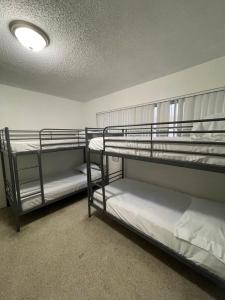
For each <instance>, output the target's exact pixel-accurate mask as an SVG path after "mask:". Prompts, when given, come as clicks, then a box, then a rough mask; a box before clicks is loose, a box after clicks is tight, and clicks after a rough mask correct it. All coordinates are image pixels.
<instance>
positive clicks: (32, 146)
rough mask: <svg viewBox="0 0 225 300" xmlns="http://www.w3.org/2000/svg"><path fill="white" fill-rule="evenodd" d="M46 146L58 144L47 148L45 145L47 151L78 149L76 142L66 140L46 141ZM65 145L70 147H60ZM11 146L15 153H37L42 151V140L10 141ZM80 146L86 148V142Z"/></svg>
mask: <svg viewBox="0 0 225 300" xmlns="http://www.w3.org/2000/svg"><path fill="white" fill-rule="evenodd" d="M45 143H46V144H55V143H57V144H58V145H52V146H47V147H44V144H43V148H47V149H61V148H71V147H74V148H76V147H77V144H76V143H75V140H74V139H73V140H72V139H71V140H70V139H66V140H49V141H45ZM63 143H70V144H68V145H60V144H63ZM10 144H11V149H12V151H13V152H24V151H36V150H39V149H40V140H39V139H34V140H18V141H15V140H11V141H10ZM79 146H85V142H83V143H80V145H79Z"/></svg>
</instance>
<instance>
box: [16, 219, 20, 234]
mask: <svg viewBox="0 0 225 300" xmlns="http://www.w3.org/2000/svg"><path fill="white" fill-rule="evenodd" d="M20 228H21V224H20V218H19V217H18V216H16V232H20Z"/></svg>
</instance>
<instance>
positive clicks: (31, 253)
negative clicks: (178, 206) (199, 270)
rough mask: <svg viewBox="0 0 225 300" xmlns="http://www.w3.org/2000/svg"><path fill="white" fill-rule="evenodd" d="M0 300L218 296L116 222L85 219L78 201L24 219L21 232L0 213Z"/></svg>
mask: <svg viewBox="0 0 225 300" xmlns="http://www.w3.org/2000/svg"><path fill="white" fill-rule="evenodd" d="M82 197H83V199H82ZM0 299H1V300H5V299H9V300H14V299H45V300H50V299H60V300H61V299H75V300H80V299H82V300H83V299H84V300H86V299H96V300H101V299H117V300H119V299H121V300H122V299H124V300H126V299H129V300H133V299H154V300H155V299H156V300H157V299H171V300H173V299H174V300H176V299H185V300H186V299H204V300H207V299H223V291H221V290H220V289H219V288H218V287H216V286H215V285H214V284H213V283H211V282H210V281H208V280H206V279H204V278H203V277H201V276H200V275H198V274H196V273H195V272H193V271H192V270H191V269H189V268H188V267H186V266H184V265H183V264H181V263H179V262H177V261H176V260H175V259H174V258H172V257H170V256H168V255H167V254H165V253H163V252H162V251H160V250H159V249H157V248H156V247H154V246H151V245H150V244H149V243H147V242H146V241H144V240H143V239H141V238H139V237H137V236H136V235H135V234H133V233H131V232H130V231H128V230H126V229H125V228H123V227H121V226H120V225H118V224H117V223H115V222H113V221H109V220H108V219H106V218H102V217H99V216H92V218H90V219H88V217H87V202H86V199H85V195H82V196H81V200H80V201H78V202H76V201H74V199H67V200H66V201H62V202H59V203H56V204H54V205H51V206H50V207H48V208H45V209H43V210H40V211H38V212H34V213H32V214H30V215H29V216H26V217H24V218H23V227H22V229H21V232H20V233H16V232H15V228H14V223H13V218H12V216H11V211H10V210H9V209H2V210H0ZM224 299H225V297H224Z"/></svg>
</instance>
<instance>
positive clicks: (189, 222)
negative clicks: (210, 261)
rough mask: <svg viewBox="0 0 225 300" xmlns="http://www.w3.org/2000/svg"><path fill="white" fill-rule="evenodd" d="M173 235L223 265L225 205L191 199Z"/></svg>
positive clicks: (224, 253)
mask: <svg viewBox="0 0 225 300" xmlns="http://www.w3.org/2000/svg"><path fill="white" fill-rule="evenodd" d="M174 235H175V236H176V237H177V238H180V239H182V240H185V241H187V242H189V243H191V244H193V245H195V246H197V247H200V248H202V249H204V250H206V251H208V252H210V253H211V254H213V255H214V256H215V257H216V258H217V259H219V260H220V261H222V262H223V263H224V264H225V203H223V202H217V201H210V200H206V199H198V198H192V202H191V204H190V206H189V208H188V209H187V210H186V211H185V213H184V214H183V215H182V217H181V218H180V219H179V221H178V223H177V224H176V227H175V231H174Z"/></svg>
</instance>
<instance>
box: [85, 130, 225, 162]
mask: <svg viewBox="0 0 225 300" xmlns="http://www.w3.org/2000/svg"><path fill="white" fill-rule="evenodd" d="M110 139H117V140H120V139H121V142H120V141H115V142H114V141H108V142H107V151H108V152H113V153H119V154H128V155H135V156H142V157H150V151H145V149H146V150H147V149H151V144H150V137H149V136H138V135H137V136H128V137H110ZM106 140H107V138H106ZM126 140H131V141H126ZM135 140H136V141H137V140H139V141H140V142H133V141H135ZM164 140H165V142H166V141H169V142H171V143H159V141H164ZM142 141H149V143H142ZM157 141H158V143H157ZM173 141H179V142H181V141H184V142H186V141H188V142H190V141H192V142H193V141H195V142H196V141H207V142H210V141H212V142H221V141H224V142H225V138H221V137H220V138H218V137H216V138H215V137H212V138H207V140H206V139H201V138H199V139H196V138H192V137H185V136H184V137H168V136H166V137H165V136H161V137H154V138H153V142H154V143H153V155H152V157H153V158H163V159H172V160H179V161H190V162H199V163H206V164H215V165H225V158H222V157H216V156H215V157H214V156H211V157H209V156H208V157H206V156H205V155H194V154H179V153H165V152H155V151H154V149H155V150H156V149H157V150H173V151H189V152H203V153H206V154H209V153H219V154H225V146H221V145H197V144H196V145H194V144H191V145H190V144H189V145H188V144H175V143H172V142H173ZM110 145H112V146H114V147H129V148H142V149H143V150H133V149H121V148H110ZM89 148H90V149H92V150H102V149H103V138H102V137H97V138H93V139H91V140H90V143H89Z"/></svg>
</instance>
